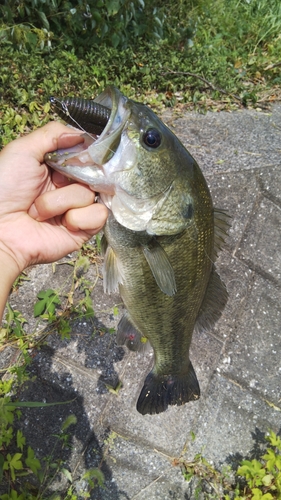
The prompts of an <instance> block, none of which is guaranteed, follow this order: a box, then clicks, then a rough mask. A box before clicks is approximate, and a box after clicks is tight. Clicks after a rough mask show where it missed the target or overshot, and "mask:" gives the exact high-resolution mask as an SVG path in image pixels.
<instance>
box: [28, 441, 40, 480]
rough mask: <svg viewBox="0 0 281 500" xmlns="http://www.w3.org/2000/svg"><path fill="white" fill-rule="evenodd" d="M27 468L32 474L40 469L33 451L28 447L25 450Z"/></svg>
mask: <svg viewBox="0 0 281 500" xmlns="http://www.w3.org/2000/svg"><path fill="white" fill-rule="evenodd" d="M25 463H26V465H27V467H29V468H30V469H31V470H32V472H33V474H35V475H36V474H37V471H38V470H39V469H41V464H40V461H39V460H38V458H36V457H35V455H34V451H33V449H32V448H31V447H30V446H29V447H28V450H27V458H26V459H25Z"/></svg>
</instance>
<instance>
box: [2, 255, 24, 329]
mask: <svg viewBox="0 0 281 500" xmlns="http://www.w3.org/2000/svg"><path fill="white" fill-rule="evenodd" d="M18 275H19V269H18V267H17V266H16V264H15V261H14V260H13V258H12V257H10V256H9V255H7V254H6V253H5V252H3V251H1V250H0V324H1V321H2V317H3V312H4V309H5V305H6V302H7V299H8V296H9V293H10V290H11V288H12V285H13V283H14V281H15V279H16V278H17V277H18Z"/></svg>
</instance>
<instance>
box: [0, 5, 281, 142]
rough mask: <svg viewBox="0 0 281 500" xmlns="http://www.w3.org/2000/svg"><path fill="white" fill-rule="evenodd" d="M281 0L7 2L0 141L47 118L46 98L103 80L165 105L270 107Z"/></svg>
mask: <svg viewBox="0 0 281 500" xmlns="http://www.w3.org/2000/svg"><path fill="white" fill-rule="evenodd" d="M280 54H281V3H280V1H279V0H235V1H234V0H214V1H213V0H181V1H179V2H178V1H177V2H175V1H172V2H169V4H168V3H166V2H163V1H162V0H154V1H153V0H131V1H128V0H97V1H96V2H94V1H90V0H89V1H88V2H86V1H84V0H50V1H46V0H25V1H24V2H23V1H22V0H4V1H3V2H1V5H0V96H1V97H0V99H1V107H0V127H1V130H0V140H1V143H2V144H6V143H7V142H8V141H9V140H11V139H13V138H14V137H16V136H18V135H19V134H22V133H25V132H27V131H28V130H30V129H33V128H34V127H37V126H39V125H41V124H42V123H44V122H46V121H48V120H49V119H50V115H49V114H48V112H49V105H48V98H49V96H50V95H52V94H53V95H55V96H58V97H59V96H65V95H79V96H83V97H86V98H94V96H96V94H97V93H99V92H100V91H102V90H103V88H104V87H105V86H106V85H107V84H115V85H117V86H118V87H120V88H121V90H122V91H123V92H124V93H126V94H127V95H128V96H130V97H133V98H135V99H138V100H141V101H143V102H147V103H149V104H150V105H152V106H155V107H157V108H160V109H161V106H175V105H179V104H181V105H182V104H184V105H186V106H187V107H189V108H191V107H199V108H200V109H203V110H205V109H209V108H212V109H224V108H233V107H237V106H243V105H244V106H245V105H259V106H264V105H265V104H267V103H268V102H270V101H274V100H275V99H277V98H280V83H281V75H280V68H281V62H280V60H281V57H280Z"/></svg>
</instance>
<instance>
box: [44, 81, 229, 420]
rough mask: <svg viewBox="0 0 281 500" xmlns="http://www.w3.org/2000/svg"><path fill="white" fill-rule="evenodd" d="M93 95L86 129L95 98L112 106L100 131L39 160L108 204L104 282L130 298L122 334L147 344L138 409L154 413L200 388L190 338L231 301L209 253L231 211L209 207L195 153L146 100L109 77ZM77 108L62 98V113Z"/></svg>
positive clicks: (134, 343) (129, 342)
mask: <svg viewBox="0 0 281 500" xmlns="http://www.w3.org/2000/svg"><path fill="white" fill-rule="evenodd" d="M94 103H95V111H94V112H93V113H92V114H91V117H90V118H89V117H88V116H87V117H86V118H85V117H84V118H83V120H81V121H82V122H83V125H84V126H83V128H84V130H85V131H86V132H88V131H89V128H88V126H87V124H88V122H91V123H94V121H95V113H96V112H98V106H99V105H100V106H102V108H107V109H109V110H110V112H109V114H108V119H107V123H106V125H105V127H104V129H103V131H102V133H101V134H100V135H99V136H95V135H91V134H88V133H85V134H84V143H82V145H81V144H79V145H78V146H77V147H75V148H71V150H69V151H62V150H61V151H56V152H53V153H49V154H47V155H46V156H45V160H46V162H47V163H48V165H50V166H51V167H53V168H54V169H55V170H58V171H59V172H62V173H64V174H65V175H67V176H68V177H70V178H73V179H75V180H78V181H82V182H84V183H86V184H88V185H89V186H91V187H92V188H93V189H94V190H95V191H98V192H99V197H100V199H101V200H102V202H103V203H104V204H105V205H106V206H107V207H108V209H109V217H108V220H107V223H106V225H105V227H104V236H103V247H104V253H105V257H104V271H103V280H104V290H105V292H107V293H111V292H114V291H117V290H118V291H119V293H120V295H121V297H122V299H123V302H124V305H125V308H126V312H125V314H124V316H123V317H122V319H121V320H120V323H119V325H118V331H117V341H118V344H119V345H126V346H127V347H128V348H129V349H131V350H133V351H137V350H141V349H142V348H143V346H145V345H146V344H147V342H148V341H149V343H150V344H151V346H152V347H153V351H154V367H153V369H152V371H151V372H150V373H149V374H148V375H147V377H146V379H145V382H144V386H143V388H142V390H141V393H140V395H139V398H138V402H137V410H138V411H139V412H140V413H141V414H143V415H145V414H147V413H148V414H154V413H160V412H162V411H164V410H166V409H167V407H168V405H182V404H184V403H186V402H188V401H192V400H196V399H198V398H199V396H200V389H199V384H198V381H197V377H196V374H195V371H194V369H193V366H192V364H191V361H190V358H189V348H190V343H191V338H192V333H193V331H194V329H195V328H197V329H199V330H203V329H208V328H211V327H212V326H213V325H214V323H215V322H216V320H217V319H218V318H219V317H220V315H221V312H222V310H223V308H224V306H225V304H226V301H227V291H226V288H225V286H224V284H223V283H222V281H221V280H220V278H219V275H218V274H217V272H216V270H215V265H214V261H215V259H216V255H217V251H218V250H219V248H220V247H221V245H222V243H223V241H224V239H225V236H226V231H227V228H228V221H227V219H228V216H227V215H226V213H225V212H224V211H222V210H216V209H214V208H213V204H212V199H211V195H210V192H209V189H208V186H207V183H206V181H205V179H204V176H203V174H202V172H201V170H200V168H199V167H198V165H197V163H196V161H195V160H194V159H193V158H192V156H191V155H190V154H189V153H188V151H187V150H186V149H185V147H184V146H183V145H182V143H181V142H180V141H179V140H178V139H177V137H176V136H175V135H174V134H173V133H172V132H171V130H169V129H168V128H167V127H166V126H165V125H164V124H163V122H162V121H161V120H160V119H159V118H158V117H157V116H156V115H155V114H154V112H153V111H152V110H151V109H150V108H148V107H147V106H145V105H143V104H140V103H137V102H134V101H132V100H130V99H127V98H126V97H125V96H124V95H122V94H121V93H120V92H119V91H118V90H117V89H116V88H114V87H109V88H107V89H106V90H105V91H104V92H103V93H102V94H100V95H99V96H98V97H97V98H96V99H95V100H94ZM75 109H76V105H75V102H74V101H73V100H70V101H68V107H67V112H68V116H69V115H70V116H71V113H73V112H74V111H75ZM65 118H66V121H70V120H69V119H68V118H67V117H65ZM77 121H78V123H79V120H77Z"/></svg>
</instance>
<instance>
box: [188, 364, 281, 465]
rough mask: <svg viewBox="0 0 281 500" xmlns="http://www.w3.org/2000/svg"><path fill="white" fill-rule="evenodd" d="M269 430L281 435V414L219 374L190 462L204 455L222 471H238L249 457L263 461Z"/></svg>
mask: <svg viewBox="0 0 281 500" xmlns="http://www.w3.org/2000/svg"><path fill="white" fill-rule="evenodd" d="M269 428H271V429H272V430H273V431H274V432H276V433H278V432H279V431H280V412H279V411H276V410H275V409H274V408H273V407H271V406H269V405H268V404H267V403H266V402H265V401H264V400H262V399H260V398H259V397H258V395H255V394H254V393H253V392H252V391H248V390H246V389H245V388H244V387H242V386H241V385H239V384H238V383H237V382H235V381H231V380H229V379H228V378H227V376H226V377H225V376H222V375H221V374H220V373H216V374H215V375H214V377H213V379H212V382H211V384H210V387H209V397H208V398H207V399H206V400H205V404H204V405H203V406H202V408H201V413H200V416H199V419H198V422H197V427H196V428H195V429H194V432H195V440H194V441H192V439H191V437H188V440H187V444H186V448H187V452H186V458H187V459H190V460H191V459H192V458H193V457H194V455H195V454H196V453H202V454H203V456H204V457H205V458H206V459H207V460H208V461H209V462H210V463H213V464H215V465H216V466H217V467H220V468H221V467H222V465H232V466H234V467H235V466H237V463H238V462H239V461H241V459H243V458H246V457H247V458H248V459H252V458H253V457H255V458H260V456H261V454H262V453H261V454H259V444H260V443H261V442H263V443H264V435H265V434H266V433H267V432H268V430H269ZM260 448H261V450H263V447H262V446H260Z"/></svg>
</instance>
